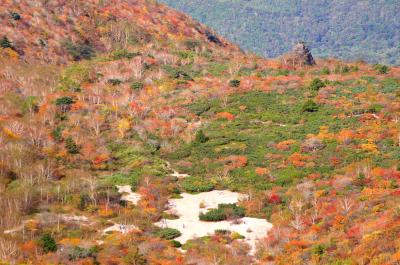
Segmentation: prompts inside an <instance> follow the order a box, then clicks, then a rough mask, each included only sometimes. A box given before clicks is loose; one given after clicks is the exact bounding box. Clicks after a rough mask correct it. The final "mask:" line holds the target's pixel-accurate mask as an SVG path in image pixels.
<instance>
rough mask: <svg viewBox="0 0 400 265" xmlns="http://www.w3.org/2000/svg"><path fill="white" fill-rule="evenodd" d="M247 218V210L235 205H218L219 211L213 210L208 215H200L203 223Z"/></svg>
mask: <svg viewBox="0 0 400 265" xmlns="http://www.w3.org/2000/svg"><path fill="white" fill-rule="evenodd" d="M244 216H245V209H244V208H243V207H240V206H237V205H236V204H234V203H228V204H225V203H222V204H218V208H217V209H211V210H209V211H208V212H206V213H200V215H199V218H200V220H201V221H206V222H217V221H224V220H228V219H236V218H242V217H244Z"/></svg>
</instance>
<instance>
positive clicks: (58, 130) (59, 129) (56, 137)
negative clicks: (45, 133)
mask: <svg viewBox="0 0 400 265" xmlns="http://www.w3.org/2000/svg"><path fill="white" fill-rule="evenodd" d="M63 130H64V126H57V127H56V128H55V129H54V130H53V131H52V132H51V135H52V136H53V138H54V140H56V141H57V142H60V141H61V140H62V132H63Z"/></svg>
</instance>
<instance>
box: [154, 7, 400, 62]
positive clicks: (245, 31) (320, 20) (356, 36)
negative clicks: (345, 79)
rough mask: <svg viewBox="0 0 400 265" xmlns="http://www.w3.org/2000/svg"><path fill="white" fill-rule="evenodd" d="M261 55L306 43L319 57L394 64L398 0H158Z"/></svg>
mask: <svg viewBox="0 0 400 265" xmlns="http://www.w3.org/2000/svg"><path fill="white" fill-rule="evenodd" d="M162 2H164V3H167V4H169V5H170V6H172V7H174V8H177V9H179V10H181V11H184V12H186V13H188V14H190V15H192V16H193V17H194V18H196V19H198V20H199V21H201V22H203V23H205V24H207V25H208V26H210V27H212V28H214V29H215V30H217V32H219V33H220V34H221V35H223V36H225V37H227V38H228V39H230V40H232V41H234V42H236V43H238V44H240V45H241V46H242V47H243V48H244V49H246V50H250V51H255V52H257V53H258V54H262V55H264V56H267V57H276V56H278V55H281V54H282V53H284V52H286V51H288V50H289V49H290V47H291V46H292V45H293V44H294V43H295V42H297V41H305V42H307V43H308V44H309V45H310V46H311V48H312V49H313V53H314V55H316V56H319V57H326V56H329V57H331V56H333V57H337V58H341V59H345V60H357V59H363V60H366V61H369V62H371V63H378V62H380V63H389V64H397V65H399V64H400V32H399V30H398V29H399V28H400V19H399V16H398V14H399V12H400V3H399V1H397V0H381V1H372V0H368V1H358V0H349V1H337V0H334V1H329V0H323V1H314V0H306V1H299V0H296V1H291V0H283V1H282V0H269V1H267V0H247V1H243V0H223V1H222V0H217V1H215V0H162Z"/></svg>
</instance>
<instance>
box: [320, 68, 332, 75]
mask: <svg viewBox="0 0 400 265" xmlns="http://www.w3.org/2000/svg"><path fill="white" fill-rule="evenodd" d="M330 73H331V70H329V68H328V67H324V68H322V69H321V75H329V74H330Z"/></svg>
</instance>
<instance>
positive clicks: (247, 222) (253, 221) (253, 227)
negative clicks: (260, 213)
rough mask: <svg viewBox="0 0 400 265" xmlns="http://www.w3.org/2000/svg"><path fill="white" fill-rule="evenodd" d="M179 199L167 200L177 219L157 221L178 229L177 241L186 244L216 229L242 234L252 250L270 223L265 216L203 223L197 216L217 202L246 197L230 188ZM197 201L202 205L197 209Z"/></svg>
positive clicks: (210, 233)
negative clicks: (236, 220) (263, 217)
mask: <svg viewBox="0 0 400 265" xmlns="http://www.w3.org/2000/svg"><path fill="white" fill-rule="evenodd" d="M181 195H182V197H183V198H182V199H171V200H170V201H169V210H168V212H169V213H172V214H176V215H178V216H179V219H175V220H167V219H163V220H161V221H160V222H158V223H156V225H157V226H159V227H169V228H175V229H177V230H179V231H180V232H181V233H182V235H181V236H180V237H178V238H176V240H178V241H179V242H181V243H185V242H186V241H188V240H189V239H193V238H196V237H202V236H207V235H212V234H214V232H215V230H217V229H223V230H229V231H232V232H233V231H234V232H238V233H239V234H241V235H243V236H244V237H245V239H244V241H245V242H247V243H248V244H249V245H250V247H251V249H252V253H254V251H255V246H256V242H257V240H258V239H261V238H263V237H265V236H266V235H267V232H268V230H270V229H271V228H272V224H271V223H269V222H267V220H265V219H258V218H250V217H244V218H240V219H238V223H232V222H229V221H221V222H203V221H200V219H199V214H200V213H201V212H206V211H207V210H208V209H210V208H217V207H218V204H220V203H237V202H238V201H240V200H243V199H247V196H245V195H243V194H240V193H236V192H231V191H217V190H214V191H210V192H203V193H200V194H188V193H183V194H181ZM200 204H202V206H204V208H200Z"/></svg>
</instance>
